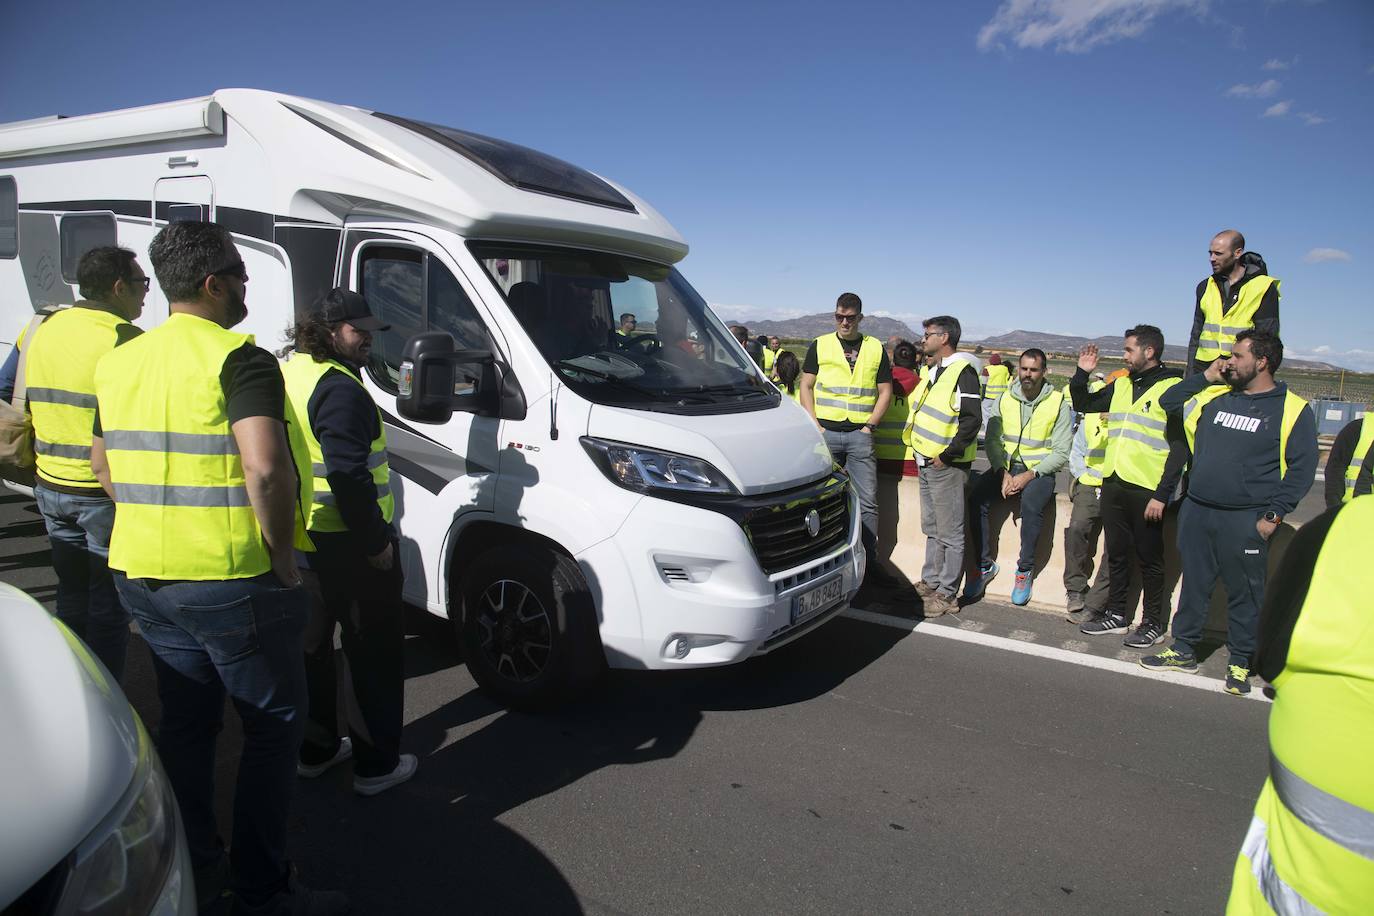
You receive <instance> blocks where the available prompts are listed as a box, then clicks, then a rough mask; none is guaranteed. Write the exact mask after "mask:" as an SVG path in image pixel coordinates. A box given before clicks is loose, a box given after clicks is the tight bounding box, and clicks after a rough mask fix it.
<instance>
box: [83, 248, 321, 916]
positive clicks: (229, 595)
mask: <svg viewBox="0 0 1374 916" xmlns="http://www.w3.org/2000/svg"><path fill="white" fill-rule="evenodd" d="M148 254H149V257H150V258H151V259H152V262H153V270H154V272H155V273H156V274H157V281H158V286H160V287H161V288H162V291H163V293H165V294H166V296H167V300H168V307H169V311H170V315H169V317H168V318H167V320H166V321H164V322H162V324H160V325H158V326H157V327H156V328H154V329H153V330H151V331H149V332H148V333H146V334H144V335H142V336H140V337H139V338H137V339H136V340H133V341H131V342H129V343H128V344H126V345H124V346H122V347H119V348H117V349H114V350H112V351H110V352H109V353H108V354H107V355H106V356H105V357H104V358H103V359H102V360H101V361H100V364H99V365H98V366H97V367H96V371H95V389H94V391H95V396H96V416H95V435H94V437H93V439H92V443H91V445H92V448H91V465H92V468H93V469H94V471H95V474H96V476H97V478H98V479H99V480H100V482H101V484H102V485H103V486H104V488H105V490H106V492H108V493H109V494H110V495H111V496H112V497H114V500H115V505H116V508H117V511H116V512H115V523H114V531H113V533H112V534H111V537H110V568H111V569H112V570H113V571H114V579H115V586H116V588H118V589H119V595H120V597H121V598H122V599H123V600H124V604H125V606H126V607H128V608H129V610H130V611H131V612H132V613H133V615H134V617H135V618H136V619H137V620H138V626H139V630H140V631H141V632H142V634H143V638H144V640H145V641H146V642H147V643H148V646H149V648H150V649H152V653H153V665H154V669H155V671H156V672H157V679H158V695H159V697H160V698H161V700H162V720H161V722H160V724H159V728H158V750H159V752H160V754H161V757H162V762H163V765H164V767H165V769H166V771H167V775H168V778H169V780H170V782H171V785H172V789H173V791H174V792H175V793H176V798H177V803H178V806H179V808H180V809H181V817H182V822H183V824H184V825H185V828H186V839H187V845H188V847H189V850H190V855H191V861H192V866H193V868H194V869H195V885H196V892H197V897H198V898H199V903H200V906H201V909H202V910H204V909H206V908H207V907H208V906H210V905H212V904H213V903H214V902H215V901H216V900H217V899H218V897H219V896H220V895H221V893H222V891H223V890H224V888H225V884H226V881H227V882H228V883H229V884H230V885H231V887H232V892H233V895H234V898H235V899H234V901H233V908H234V912H235V913H240V914H287V913H307V912H308V913H311V914H316V916H325V914H333V913H343V912H346V911H347V908H348V901H347V898H345V897H344V896H343V895H342V894H337V893H312V892H311V891H308V890H306V889H305V888H302V887H300V886H299V885H297V884H296V883H295V881H294V878H293V876H292V871H291V867H290V863H289V861H288V859H287V855H286V824H287V820H288V818H289V816H290V809H291V793H292V789H293V788H294V784H295V780H296V755H297V753H298V750H299V748H300V744H301V737H302V732H303V730H304V726H305V718H306V690H305V665H304V656H303V653H304V648H303V640H302V633H303V630H304V627H305V623H306V619H307V616H308V613H309V604H310V599H309V596H308V594H307V592H306V591H305V589H304V588H303V587H302V583H301V574H300V571H299V570H298V569H297V567H296V554H295V551H296V549H297V548H300V549H302V550H310V549H311V544H310V541H309V539H308V538H307V537H306V534H305V509H306V508H307V507H308V506H309V504H310V502H311V500H312V498H313V493H312V490H311V482H312V480H313V475H312V474H311V469H310V453H309V449H308V448H307V446H306V444H305V441H304V439H303V438H302V436H301V424H300V422H299V420H298V419H297V418H296V416H295V414H294V412H293V411H292V409H291V406H290V402H288V401H287V400H286V392H285V386H284V384H283V381H282V375H281V369H280V368H279V367H278V364H277V361H276V359H275V358H274V357H273V356H272V354H270V353H268V352H267V351H266V350H263V349H261V348H259V347H258V346H256V344H255V343H254V341H253V338H252V336H251V335H248V334H240V333H235V332H234V331H231V330H230V328H232V327H233V326H234V325H236V324H238V323H239V322H240V321H242V320H243V319H244V317H245V316H246V315H247V313H248V310H247V306H246V304H245V297H246V292H247V283H248V272H247V270H246V269H245V268H244V264H243V257H242V255H240V254H239V252H238V249H237V248H235V246H234V242H233V237H232V236H231V235H230V233H229V231H228V230H227V229H225V228H224V227H223V226H218V225H215V224H213V223H199V222H182V223H173V224H171V225H169V226H167V227H166V228H164V229H163V230H162V231H161V232H159V233H158V234H157V235H156V236H154V238H153V240H152V243H151V244H150V245H149V247H148ZM226 694H227V695H228V697H229V698H230V699H232V700H233V704H234V709H235V711H236V712H237V713H238V715H239V718H240V720H241V721H242V723H243V751H242V754H241V756H240V758H239V762H238V782H237V787H236V789H235V793H234V826H233V836H232V842H231V843H230V846H229V849H230V850H231V853H226V851H225V846H224V842H223V841H222V840H221V839H220V836H219V831H218V827H217V825H216V821H215V808H216V806H215V742H216V738H217V736H218V735H219V732H220V731H221V730H222V728H223V712H224V701H225V697H226Z"/></svg>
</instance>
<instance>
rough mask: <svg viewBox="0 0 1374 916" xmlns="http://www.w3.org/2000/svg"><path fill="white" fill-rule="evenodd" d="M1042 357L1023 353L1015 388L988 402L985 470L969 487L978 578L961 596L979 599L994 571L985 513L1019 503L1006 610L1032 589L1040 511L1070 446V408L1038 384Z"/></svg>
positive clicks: (1048, 500)
mask: <svg viewBox="0 0 1374 916" xmlns="http://www.w3.org/2000/svg"><path fill="white" fill-rule="evenodd" d="M1048 369H1049V358H1048V357H1047V356H1046V355H1045V351H1044V350H1039V349H1036V348H1031V349H1029V350H1027V351H1025V352H1024V353H1022V354H1021V358H1020V360H1019V361H1018V362H1017V366H1016V384H1014V385H1012V386H1011V388H1010V389H1008V390H1007V391H1005V392H1003V394H1002V395H1001V396H1000V397H999V398H997V399H996V400H995V401H990V402H989V405H990V408H991V409H990V412H989V413H988V414H987V416H988V434H987V439H986V443H987V453H988V465H989V467H988V470H987V471H985V472H984V473H982V474H980V475H979V476H978V479H977V480H976V481H975V482H974V484H973V486H972V487H970V488H969V498H968V504H969V523H970V524H971V525H972V526H973V532H972V533H973V549H974V552H975V553H976V554H977V557H978V574H977V575H976V576H970V577H969V579H968V581H967V582H966V583H965V584H964V597H965V598H968V599H970V600H976V599H978V598H981V597H982V596H983V593H984V592H985V591H986V590H987V587H988V583H989V582H991V581H992V580H993V578H994V577H995V576H996V575H997V573H998V571H999V567H998V565H997V564H996V563H994V562H993V560H992V543H991V541H992V536H991V532H990V531H989V530H988V508H989V507H990V506H991V505H992V503H994V502H996V501H998V500H1002V499H1013V498H1019V499H1020V500H1021V553H1020V556H1019V557H1017V561H1016V584H1015V586H1014V587H1013V588H1012V591H1011V603H1012V604H1015V605H1018V606H1024V605H1026V604H1028V603H1029V602H1030V598H1031V586H1032V585H1033V583H1034V582H1035V545H1036V542H1038V541H1039V540H1040V528H1041V525H1042V524H1043V522H1044V517H1045V509H1046V508H1047V507H1048V506H1049V505H1050V503H1051V502H1053V501H1054V483H1055V475H1056V474H1058V473H1059V470H1060V468H1062V467H1064V466H1065V465H1066V464H1068V463H1069V447H1070V446H1071V445H1072V442H1073V409H1072V408H1071V407H1070V406H1069V402H1068V399H1067V398H1065V397H1064V392H1062V391H1060V390H1059V389H1057V388H1055V387H1054V386H1053V385H1047V384H1046V383H1045V373H1046V371H1047V370H1048Z"/></svg>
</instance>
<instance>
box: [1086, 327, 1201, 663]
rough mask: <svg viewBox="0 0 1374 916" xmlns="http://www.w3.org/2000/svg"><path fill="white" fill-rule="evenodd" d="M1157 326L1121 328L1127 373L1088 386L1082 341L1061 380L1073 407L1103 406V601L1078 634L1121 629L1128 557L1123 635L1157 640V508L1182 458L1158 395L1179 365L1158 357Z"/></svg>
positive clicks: (1137, 641) (1182, 445)
mask: <svg viewBox="0 0 1374 916" xmlns="http://www.w3.org/2000/svg"><path fill="white" fill-rule="evenodd" d="M1163 352H1164V334H1163V332H1161V331H1160V330H1159V328H1157V327H1155V326H1154V325H1149V324H1142V325H1137V326H1135V327H1133V328H1130V329H1129V330H1127V331H1126V333H1125V341H1124V344H1123V346H1122V361H1123V362H1125V364H1126V368H1127V369H1128V370H1129V374H1128V375H1125V376H1122V377H1120V378H1118V379H1117V380H1116V381H1115V382H1113V383H1112V385H1111V386H1110V387H1107V388H1104V389H1102V390H1101V391H1098V392H1096V393H1093V392H1090V391H1089V390H1088V379H1089V377H1090V375H1091V374H1092V373H1093V372H1095V371H1096V370H1097V362H1098V352H1097V347H1096V345H1094V344H1088V345H1087V346H1085V347H1083V349H1081V350H1080V351H1079V352H1078V371H1077V372H1075V373H1074V376H1073V378H1072V379H1070V381H1069V395H1070V397H1072V398H1073V409H1074V410H1076V411H1078V412H1079V413H1085V414H1087V413H1104V412H1105V413H1107V414H1108V419H1107V453H1106V456H1105V457H1104V459H1103V462H1102V529H1103V531H1104V532H1105V533H1106V540H1107V563H1108V565H1109V567H1110V569H1109V570H1108V576H1109V577H1110V580H1111V585H1110V592H1109V593H1108V597H1107V607H1106V608H1105V609H1104V611H1103V612H1102V614H1100V615H1097V616H1094V617H1093V618H1092V619H1091V620H1088V621H1087V622H1085V623H1084V624H1083V625H1082V626H1081V627H1079V632H1081V633H1083V634H1084V635H1086V636H1105V635H1118V634H1122V633H1126V632H1127V630H1129V629H1130V626H1131V620H1132V618H1133V617H1134V616H1135V613H1134V610H1133V609H1131V608H1130V607H1129V605H1128V604H1127V602H1128V601H1129V600H1130V597H1131V560H1132V558H1134V559H1135V561H1136V564H1137V565H1138V566H1139V568H1140V584H1141V603H1142V604H1143V605H1144V610H1143V613H1142V615H1141V621H1140V625H1139V626H1138V627H1136V630H1135V632H1133V633H1130V634H1129V635H1128V636H1126V638H1125V639H1124V640H1123V643H1124V644H1125V645H1127V646H1130V647H1131V648H1133V649H1148V648H1150V647H1151V646H1156V645H1158V644H1159V643H1161V642H1163V641H1164V631H1165V627H1166V626H1167V625H1168V619H1169V615H1168V612H1167V609H1166V607H1165V602H1166V600H1167V596H1166V595H1165V594H1164V510H1165V508H1166V507H1167V506H1168V504H1169V500H1170V499H1171V498H1172V497H1173V493H1174V487H1175V486H1177V484H1178V478H1179V476H1180V475H1181V474H1182V472H1183V467H1184V465H1185V464H1187V462H1188V444H1187V442H1186V441H1185V439H1184V435H1183V421H1182V420H1181V419H1179V418H1178V417H1169V416H1168V414H1166V413H1165V412H1164V408H1163V407H1162V406H1160V401H1159V399H1160V397H1161V396H1162V395H1163V394H1164V392H1166V391H1168V390H1169V389H1170V388H1171V387H1173V386H1174V385H1177V384H1178V383H1179V381H1181V380H1182V377H1183V373H1181V372H1180V371H1179V370H1177V369H1170V368H1169V367H1168V366H1165V365H1164V364H1163V363H1161V362H1160V355H1161V354H1162V353H1163Z"/></svg>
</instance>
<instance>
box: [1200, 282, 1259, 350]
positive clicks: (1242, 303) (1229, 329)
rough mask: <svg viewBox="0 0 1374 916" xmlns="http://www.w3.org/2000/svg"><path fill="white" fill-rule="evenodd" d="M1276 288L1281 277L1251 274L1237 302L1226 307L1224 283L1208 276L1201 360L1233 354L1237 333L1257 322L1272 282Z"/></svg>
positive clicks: (1203, 302) (1204, 294) (1203, 309)
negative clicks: (1222, 293) (1224, 304)
mask: <svg viewBox="0 0 1374 916" xmlns="http://www.w3.org/2000/svg"><path fill="white" fill-rule="evenodd" d="M1271 284H1272V285H1273V287H1274V289H1275V290H1276V291H1277V290H1278V288H1279V281H1278V280H1276V279H1275V278H1273V277H1269V276H1257V277H1251V278H1250V279H1249V280H1246V281H1245V283H1244V285H1242V286H1241V288H1240V293H1239V295H1238V296H1237V297H1236V304H1235V305H1233V306H1231V308H1230V310H1229V311H1228V310H1226V309H1225V308H1224V307H1223V305H1222V301H1221V287H1219V286H1217V281H1216V278H1215V277H1208V278H1207V288H1206V289H1205V290H1203V291H1202V302H1201V303H1200V305H1201V306H1202V331H1201V333H1200V334H1198V338H1197V356H1196V357H1195V359H1196V360H1197V361H1198V362H1208V363H1210V362H1211V361H1212V360H1214V359H1216V358H1217V357H1220V356H1230V355H1231V348H1232V347H1234V346H1235V345H1236V335H1237V334H1239V333H1240V332H1241V331H1248V330H1249V329H1250V328H1252V327H1254V326H1255V312H1257V311H1259V307H1260V303H1261V302H1263V301H1264V294H1265V293H1267V292H1268V291H1269V287H1270V285H1271Z"/></svg>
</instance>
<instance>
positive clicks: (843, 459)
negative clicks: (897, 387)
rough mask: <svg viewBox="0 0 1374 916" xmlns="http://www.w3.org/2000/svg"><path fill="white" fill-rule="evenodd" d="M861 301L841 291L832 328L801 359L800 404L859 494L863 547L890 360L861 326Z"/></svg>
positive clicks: (874, 535)
mask: <svg viewBox="0 0 1374 916" xmlns="http://www.w3.org/2000/svg"><path fill="white" fill-rule="evenodd" d="M861 321H863V301H862V300H861V299H860V298H859V297H858V296H857V295H855V294H854V293H841V294H840V297H839V298H838V299H837V300H836V302H835V325H836V327H837V328H838V330H836V332H835V333H834V334H825V335H822V336H821V337H817V338H816V339H815V340H813V341H811V345H810V346H809V347H807V349H806V357H805V358H804V359H803V360H802V377H801V405H802V406H803V407H805V408H806V412H807V413H809V414H811V416H812V417H813V418H814V419H815V420H816V424H817V425H818V426H820V428H821V435H822V436H823V437H824V438H825V444H826V446H827V447H828V448H829V449H830V454H831V455H832V456H833V457H834V459H835V460H836V461H837V462H839V463H840V464H841V465H843V466H844V469H845V470H846V471H847V472H848V473H849V485H850V486H851V487H853V488H854V493H855V495H856V496H858V498H859V515H860V518H861V520H862V522H863V541H864V547H865V549H867V550H869V551H872V549H873V547H874V545H875V544H877V540H878V461H877V457H876V455H875V453H874V444H873V433H874V432H875V431H876V430H877V429H878V423H879V422H880V421H881V420H882V416H883V414H884V413H886V411H887V406H888V404H889V403H891V401H892V363H891V361H889V360H888V358H887V353H886V351H884V350H883V345H882V344H881V343H880V342H879V341H878V338H876V337H869V336H868V335H866V334H864V333H863V332H862V331H860V330H859V323H860V322H861Z"/></svg>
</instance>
